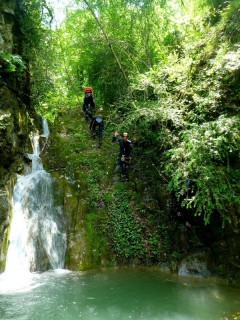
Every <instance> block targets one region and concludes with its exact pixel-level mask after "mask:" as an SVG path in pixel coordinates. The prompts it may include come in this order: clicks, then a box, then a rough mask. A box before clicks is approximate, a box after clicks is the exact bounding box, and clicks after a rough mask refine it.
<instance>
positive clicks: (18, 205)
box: [5, 119, 66, 275]
mask: <svg viewBox="0 0 240 320" xmlns="http://www.w3.org/2000/svg"><path fill="white" fill-rule="evenodd" d="M43 131H44V132H43V134H42V135H41V136H40V135H39V134H38V132H36V133H34V134H32V135H31V142H32V148H33V154H29V155H28V157H29V159H31V160H32V171H31V172H30V173H28V174H27V175H25V176H19V177H18V179H17V183H16V185H15V187H14V191H13V198H12V208H13V217H12V223H11V230H10V237H9V248H8V253H7V260H6V268H5V274H6V275H13V274H16V273H17V274H19V273H21V274H22V273H23V274H26V273H30V272H32V271H45V270H48V269H59V268H63V267H64V256H65V250H66V234H65V233H64V224H63V213H62V209H61V208H59V207H55V206H54V198H53V192H52V178H51V176H50V174H49V173H47V172H46V171H45V170H44V169H43V165H42V161H41V158H40V157H39V155H40V153H41V150H40V143H39V139H40V138H41V139H45V144H46V142H47V139H48V135H49V130H48V126H47V122H46V120H45V119H44V120H43ZM45 144H44V146H45ZM44 146H43V147H44ZM42 149H43V148H42Z"/></svg>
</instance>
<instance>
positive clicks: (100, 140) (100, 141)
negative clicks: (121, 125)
mask: <svg viewBox="0 0 240 320" xmlns="http://www.w3.org/2000/svg"><path fill="white" fill-rule="evenodd" d="M98 136H99V146H101V145H102V136H103V128H102V126H101V125H99V128H98Z"/></svg>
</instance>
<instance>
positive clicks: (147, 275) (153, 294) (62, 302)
mask: <svg viewBox="0 0 240 320" xmlns="http://www.w3.org/2000/svg"><path fill="white" fill-rule="evenodd" d="M19 278H20V279H19ZM19 278H18V279H17V278H16V277H15V279H12V280H11V281H10V280H7V281H6V279H5V280H4V279H0V319H1V320H8V319H11V320H30V319H31V320H53V319H57V320H76V319H84V320H90V319H91V320H110V319H114V320H117V319H121V320H127V319H131V320H138V319H145V320H156V319H159V320H200V319H201V320H211V319H218V320H219V319H224V317H227V315H229V314H232V313H233V312H237V311H240V289H239V288H234V287H230V286H227V285H223V284H219V283H217V282H216V281H214V280H210V279H202V278H189V277H177V276H172V275H169V274H168V273H162V272H160V271H158V270H149V269H128V268H126V269H114V270H112V269H111V270H104V271H88V272H69V271H66V270H59V271H52V272H46V273H42V274H34V275H31V277H28V278H26V279H24V278H23V277H19ZM10 282H11V284H10ZM14 285H15V287H14ZM226 319H227V318H226ZM228 319H230V318H228Z"/></svg>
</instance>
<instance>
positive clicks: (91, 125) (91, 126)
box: [89, 118, 95, 131]
mask: <svg viewBox="0 0 240 320" xmlns="http://www.w3.org/2000/svg"><path fill="white" fill-rule="evenodd" d="M94 121H95V119H94V118H92V121H91V123H90V126H89V130H90V131H91V130H92V128H93V124H94Z"/></svg>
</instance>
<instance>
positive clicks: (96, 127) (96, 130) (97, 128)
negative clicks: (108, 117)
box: [89, 109, 104, 148]
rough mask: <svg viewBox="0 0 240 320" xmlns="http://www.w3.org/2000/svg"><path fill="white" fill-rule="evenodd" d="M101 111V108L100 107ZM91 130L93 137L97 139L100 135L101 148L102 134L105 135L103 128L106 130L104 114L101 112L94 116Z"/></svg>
mask: <svg viewBox="0 0 240 320" xmlns="http://www.w3.org/2000/svg"><path fill="white" fill-rule="evenodd" d="M100 111H101V109H100ZM89 129H90V131H91V132H92V135H93V138H94V139H95V138H96V137H98V140H99V148H101V146H102V136H103V130H104V122H103V116H102V115H101V114H99V115H97V116H94V117H93V118H92V120H91V123H90V126H89Z"/></svg>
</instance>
